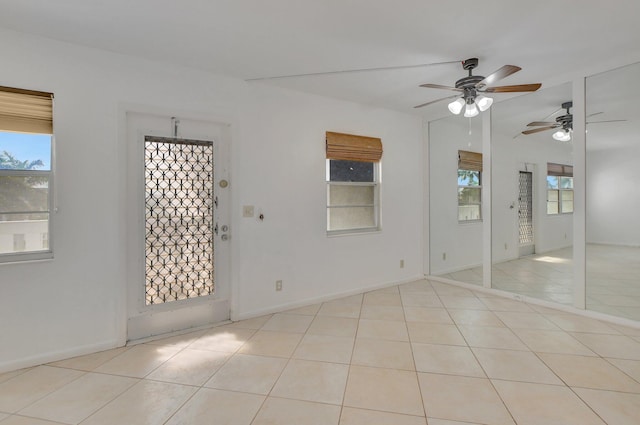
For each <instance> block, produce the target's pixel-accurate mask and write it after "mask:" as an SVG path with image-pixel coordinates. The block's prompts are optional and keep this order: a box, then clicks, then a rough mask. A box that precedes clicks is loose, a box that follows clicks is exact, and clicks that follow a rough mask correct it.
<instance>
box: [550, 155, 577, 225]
mask: <svg viewBox="0 0 640 425" xmlns="http://www.w3.org/2000/svg"><path fill="white" fill-rule="evenodd" d="M570 213H573V166H571V165H563V164H553V163H547V214H548V215H555V214H570Z"/></svg>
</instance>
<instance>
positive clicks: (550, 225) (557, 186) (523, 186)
mask: <svg viewBox="0 0 640 425" xmlns="http://www.w3.org/2000/svg"><path fill="white" fill-rule="evenodd" d="M571 95H572V93H571V85H570V84H564V85H561V86H557V87H551V88H547V89H544V90H540V91H538V92H536V93H532V94H528V95H524V96H518V97H515V98H513V99H509V100H506V101H503V102H500V103H498V104H496V105H494V107H493V113H492V128H491V130H492V134H491V172H492V179H491V180H492V187H491V195H492V199H491V214H492V222H491V223H492V229H491V230H492V232H491V233H492V235H491V236H492V238H491V239H492V252H491V256H492V269H491V281H492V282H491V284H492V288H495V289H500V290H504V291H509V292H513V293H517V294H521V295H525V296H529V297H533V298H538V299H542V300H546V301H553V302H557V303H562V304H569V305H570V304H572V303H573V255H572V251H573V250H572V242H573V143H572V140H571V133H572V112H573V111H572V109H571V106H570V105H571V99H572V96H571Z"/></svg>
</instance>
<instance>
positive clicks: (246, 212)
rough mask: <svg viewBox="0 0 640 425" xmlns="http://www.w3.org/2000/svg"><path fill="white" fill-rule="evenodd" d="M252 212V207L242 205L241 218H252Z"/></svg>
mask: <svg viewBox="0 0 640 425" xmlns="http://www.w3.org/2000/svg"><path fill="white" fill-rule="evenodd" d="M253 214H254V210H253V205H243V206H242V216H243V217H253Z"/></svg>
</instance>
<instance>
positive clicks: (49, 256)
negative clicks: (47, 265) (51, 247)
mask: <svg viewBox="0 0 640 425" xmlns="http://www.w3.org/2000/svg"><path fill="white" fill-rule="evenodd" d="M51 260H53V252H52V251H44V252H29V253H20V254H17V253H14V254H2V255H0V265H4V264H24V263H39V262H44V261H51Z"/></svg>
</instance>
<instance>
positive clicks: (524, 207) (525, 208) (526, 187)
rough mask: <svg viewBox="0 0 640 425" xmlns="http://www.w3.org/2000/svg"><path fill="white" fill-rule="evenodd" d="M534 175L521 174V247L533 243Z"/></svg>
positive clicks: (519, 217)
mask: <svg viewBox="0 0 640 425" xmlns="http://www.w3.org/2000/svg"><path fill="white" fill-rule="evenodd" d="M532 195H533V175H532V173H530V172H525V171H521V172H520V194H519V198H518V199H519V201H520V202H519V207H518V208H519V209H518V228H519V232H518V233H519V235H520V245H531V244H532V243H533V196H532Z"/></svg>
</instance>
